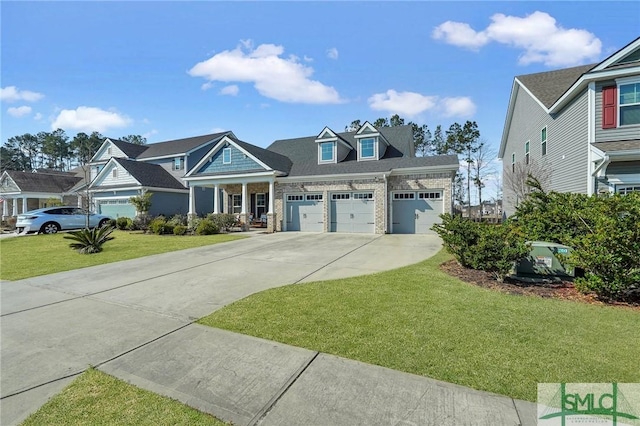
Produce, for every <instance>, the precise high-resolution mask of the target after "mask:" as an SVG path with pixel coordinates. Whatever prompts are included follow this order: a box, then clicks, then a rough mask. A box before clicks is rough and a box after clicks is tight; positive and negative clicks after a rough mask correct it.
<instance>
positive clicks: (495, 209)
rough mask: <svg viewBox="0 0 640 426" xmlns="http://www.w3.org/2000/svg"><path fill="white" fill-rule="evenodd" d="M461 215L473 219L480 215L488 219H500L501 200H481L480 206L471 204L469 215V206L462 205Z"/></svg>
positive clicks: (478, 217)
mask: <svg viewBox="0 0 640 426" xmlns="http://www.w3.org/2000/svg"><path fill="white" fill-rule="evenodd" d="M480 212H482V214H480ZM461 215H462V216H463V217H471V218H473V219H480V217H482V218H483V219H484V220H488V221H499V220H502V200H497V201H496V202H491V201H483V202H482V205H481V206H480V205H476V206H471V215H469V208H468V207H467V206H463V207H462V210H461Z"/></svg>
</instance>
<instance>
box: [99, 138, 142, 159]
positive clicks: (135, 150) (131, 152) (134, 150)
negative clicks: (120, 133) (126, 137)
mask: <svg viewBox="0 0 640 426" xmlns="http://www.w3.org/2000/svg"><path fill="white" fill-rule="evenodd" d="M108 139H109V140H110V141H111V143H113V144H114V145H115V146H117V147H118V149H119V150H120V151H122V152H124V153H125V155H126V156H127V157H129V158H136V157H137V156H138V155H140V154H142V153H143V152H145V151H146V150H147V145H136V144H135V143H130V142H125V141H121V140H119V139H111V138H108Z"/></svg>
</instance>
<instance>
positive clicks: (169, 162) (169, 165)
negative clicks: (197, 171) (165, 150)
mask: <svg viewBox="0 0 640 426" xmlns="http://www.w3.org/2000/svg"><path fill="white" fill-rule="evenodd" d="M145 163H149V164H157V165H158V166H160V167H162V168H163V169H165V170H166V171H167V172H168V173H169V174H170V175H171V176H173V177H174V178H176V179H177V180H178V181H180V182H182V183H184V182H183V181H182V177H183V176H184V175H185V173H186V170H185V169H182V170H173V165H174V158H163V159H161V160H152V161H145Z"/></svg>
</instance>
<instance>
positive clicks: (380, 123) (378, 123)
mask: <svg viewBox="0 0 640 426" xmlns="http://www.w3.org/2000/svg"><path fill="white" fill-rule="evenodd" d="M373 126H374V127H378V128H380V127H389V120H388V119H387V118H386V117H380V118H378V119H377V120H376V121H374V122H373Z"/></svg>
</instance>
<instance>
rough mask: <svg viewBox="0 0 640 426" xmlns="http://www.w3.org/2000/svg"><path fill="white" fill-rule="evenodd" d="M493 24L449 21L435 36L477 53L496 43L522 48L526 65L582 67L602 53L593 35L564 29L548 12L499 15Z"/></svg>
mask: <svg viewBox="0 0 640 426" xmlns="http://www.w3.org/2000/svg"><path fill="white" fill-rule="evenodd" d="M491 21H492V22H491V24H489V26H488V27H487V28H486V29H484V30H482V31H475V30H474V29H473V28H471V26H469V24H466V23H463V22H453V21H447V22H444V23H443V24H440V25H439V26H437V27H436V28H435V29H434V31H433V33H432V37H433V38H435V39H438V40H444V41H445V42H446V43H449V44H452V45H454V46H459V47H466V48H469V49H473V50H477V49H479V48H480V47H482V46H484V45H486V44H488V43H490V42H492V41H493V42H496V43H502V44H505V45H508V46H512V47H515V48H517V49H522V50H523V53H522V54H521V55H520V57H519V59H518V62H519V63H520V64H522V65H527V64H530V63H534V62H541V63H543V64H545V65H547V66H572V65H579V64H583V63H585V62H590V61H595V60H597V59H598V57H599V56H600V53H601V51H602V42H601V41H600V39H598V38H597V37H596V36H595V35H594V34H593V33H590V32H589V31H587V30H581V29H575V28H570V29H566V28H563V27H562V26H561V25H559V24H558V23H557V21H556V20H555V18H554V17H552V16H551V15H549V14H548V13H546V12H539V11H536V12H534V13H532V14H530V15H527V16H525V17H524V18H521V17H518V16H507V15H504V14H502V13H497V14H495V15H493V16H492V17H491Z"/></svg>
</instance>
